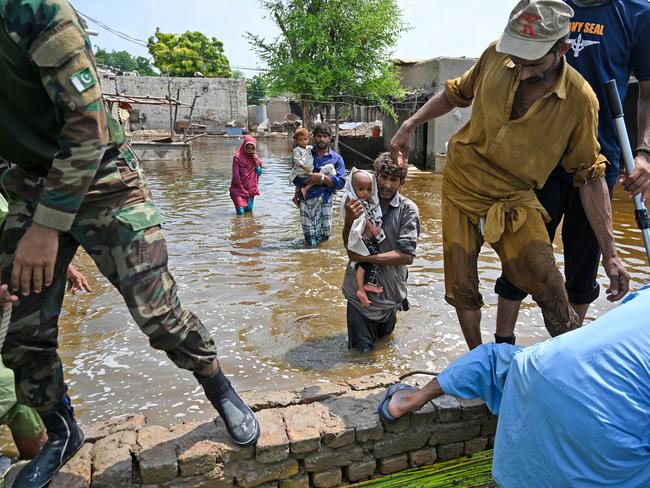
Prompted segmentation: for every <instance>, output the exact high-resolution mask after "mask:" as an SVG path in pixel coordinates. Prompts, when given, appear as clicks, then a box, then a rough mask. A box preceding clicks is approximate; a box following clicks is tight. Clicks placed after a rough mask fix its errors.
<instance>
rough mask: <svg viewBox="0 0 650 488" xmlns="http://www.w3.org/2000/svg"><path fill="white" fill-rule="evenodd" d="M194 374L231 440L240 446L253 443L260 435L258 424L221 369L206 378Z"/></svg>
mask: <svg viewBox="0 0 650 488" xmlns="http://www.w3.org/2000/svg"><path fill="white" fill-rule="evenodd" d="M194 376H195V377H196V379H197V380H199V383H200V384H201V386H202V387H203V389H204V390H205V396H206V397H208V400H210V403H212V406H213V407H214V408H216V409H217V412H219V415H220V416H221V418H222V419H223V422H224V423H225V424H226V429H228V434H230V437H231V438H232V440H233V442H234V443H235V444H239V445H240V446H249V445H251V444H255V443H256V442H257V439H258V438H259V437H260V426H259V424H258V423H257V419H256V418H255V414H254V413H253V411H252V410H251V409H250V407H249V406H248V405H246V404H245V403H244V400H242V399H241V397H240V396H239V394H238V393H237V391H236V390H235V388H234V387H233V386H232V384H231V383H230V380H229V379H228V378H226V375H224V374H223V372H222V371H221V369H219V370H218V371H217V372H216V373H214V374H213V375H212V376H210V377H208V378H201V377H200V376H197V375H194Z"/></svg>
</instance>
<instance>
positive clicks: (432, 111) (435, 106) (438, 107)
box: [402, 90, 454, 130]
mask: <svg viewBox="0 0 650 488" xmlns="http://www.w3.org/2000/svg"><path fill="white" fill-rule="evenodd" d="M453 108H454V106H453V105H452V104H451V102H450V101H449V99H448V98H447V94H446V93H445V91H444V90H441V91H439V92H438V93H436V94H435V95H434V97H433V98H432V99H431V100H429V101H428V102H427V103H425V104H424V105H423V106H422V107H420V110H418V111H417V112H415V114H414V115H413V116H411V117H409V118H408V119H407V120H406V121H405V122H404V124H402V126H403V127H405V128H407V129H408V130H413V129H415V128H416V127H418V126H420V125H422V124H424V123H425V122H426V121H428V120H431V119H435V118H437V117H441V116H443V115H445V114H446V113H449V112H450V111H451V109H453Z"/></svg>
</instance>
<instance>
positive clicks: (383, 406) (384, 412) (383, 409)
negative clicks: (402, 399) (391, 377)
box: [377, 383, 418, 424]
mask: <svg viewBox="0 0 650 488" xmlns="http://www.w3.org/2000/svg"><path fill="white" fill-rule="evenodd" d="M398 391H418V389H417V388H415V387H414V386H411V385H405V384H403V383H396V384H394V385H391V386H390V387H389V388H388V390H386V394H385V395H384V399H383V400H382V401H381V402H380V403H379V406H378V407H377V413H378V414H379V417H380V418H381V419H382V420H383V421H384V422H388V423H389V424H394V423H395V422H397V421H398V420H399V419H400V418H401V417H394V416H393V415H391V414H390V412H389V411H388V404H389V403H390V400H391V398H393V395H394V394H395V393H397V392H398Z"/></svg>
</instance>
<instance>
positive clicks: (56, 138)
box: [0, 0, 124, 231]
mask: <svg viewBox="0 0 650 488" xmlns="http://www.w3.org/2000/svg"><path fill="white" fill-rule="evenodd" d="M0 83H1V84H2V86H11V89H8V90H4V89H3V90H0V92H2V93H0V113H2V117H0V119H2V120H0V158H4V159H6V160H7V161H10V162H11V163H14V164H15V165H16V166H17V167H18V168H19V171H20V172H21V174H22V175H25V177H30V176H36V177H43V178H44V189H43V193H42V195H41V197H40V199H39V202H38V205H37V207H36V211H35V213H34V216H33V221H34V222H35V223H38V224H40V225H43V226H46V227H50V228H53V229H57V230H59V231H67V230H68V229H70V227H71V225H72V222H73V220H74V218H75V215H76V213H77V211H78V209H79V207H80V205H81V203H82V201H83V199H84V197H85V195H86V193H87V192H88V188H89V187H90V185H91V184H92V182H93V180H94V179H95V176H96V174H97V171H98V169H99V167H100V165H101V164H102V158H103V157H104V155H105V152H106V149H107V147H110V148H111V151H114V152H115V153H117V146H118V145H119V144H120V143H121V142H122V141H123V139H124V134H123V132H122V131H121V128H119V126H116V125H115V124H114V122H113V121H112V120H111V119H110V116H109V115H108V114H107V111H106V108H105V107H104V104H103V101H102V93H101V88H100V84H99V79H98V76H97V70H96V67H95V60H94V56H93V53H92V49H91V45H90V42H89V40H88V37H87V36H86V34H85V31H84V28H83V25H82V23H81V21H80V19H79V17H78V16H77V14H76V12H75V11H74V9H73V8H72V6H71V5H70V4H69V3H68V2H67V1H66V0H0ZM109 122H113V124H110V132H109ZM117 131H119V133H118V134H116V132H117ZM111 133H112V135H113V136H115V137H111ZM111 140H114V141H116V142H115V143H109V141H111ZM109 144H112V145H109ZM109 152H110V151H109ZM9 190H10V191H11V190H12V188H9Z"/></svg>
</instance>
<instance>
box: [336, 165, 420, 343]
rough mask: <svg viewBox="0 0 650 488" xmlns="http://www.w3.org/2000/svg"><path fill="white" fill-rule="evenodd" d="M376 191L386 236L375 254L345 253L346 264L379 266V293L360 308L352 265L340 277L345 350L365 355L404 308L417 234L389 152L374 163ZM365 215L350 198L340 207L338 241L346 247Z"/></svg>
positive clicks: (401, 176) (401, 172) (400, 168)
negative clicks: (344, 302) (340, 234)
mask: <svg viewBox="0 0 650 488" xmlns="http://www.w3.org/2000/svg"><path fill="white" fill-rule="evenodd" d="M373 167H374V172H375V178H376V180H377V193H378V196H379V205H380V208H381V212H382V230H383V233H384V235H385V238H384V239H383V240H382V241H381V242H379V251H380V252H379V254H374V255H368V256H362V255H360V254H358V253H356V252H354V251H350V250H348V251H347V252H348V257H349V259H350V261H354V262H358V263H370V264H377V265H380V266H381V267H382V268H381V273H380V275H379V279H378V284H379V286H380V288H381V289H382V291H381V292H380V293H372V292H368V295H369V298H370V301H371V303H370V304H369V305H368V307H364V306H363V305H362V303H361V301H360V300H359V298H358V296H357V290H358V286H357V280H356V271H355V269H354V267H350V266H349V265H348V266H347V267H346V270H345V276H344V278H343V286H342V291H343V296H345V298H346V299H347V301H348V305H347V326H348V348H349V349H353V350H356V351H359V352H369V351H371V350H372V349H373V348H374V347H375V343H376V342H377V340H378V339H381V338H382V337H385V336H387V335H389V334H391V333H392V332H393V329H394V328H395V323H396V320H397V312H398V311H400V310H408V300H407V299H406V281H407V278H408V270H407V268H406V267H407V266H408V265H409V264H411V263H413V258H414V257H415V249H416V245H417V239H418V236H419V235H420V216H419V212H418V208H417V206H416V205H415V203H413V202H412V201H411V200H409V199H408V198H405V197H404V196H402V195H401V194H400V193H399V190H400V188H401V187H402V185H404V181H405V179H406V173H407V168H406V166H405V165H403V164H401V162H394V161H393V160H391V158H390V155H389V154H388V153H382V154H380V155H379V156H378V157H377V159H376V160H375V162H374V164H373ZM363 213H364V207H363V204H362V203H361V201H359V200H355V199H352V200H350V201H348V203H346V205H345V222H344V225H343V242H344V243H345V246H346V248H347V247H348V241H349V237H350V230H351V228H352V225H353V223H354V221H355V220H357V219H358V218H359V217H361V216H362V215H363Z"/></svg>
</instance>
